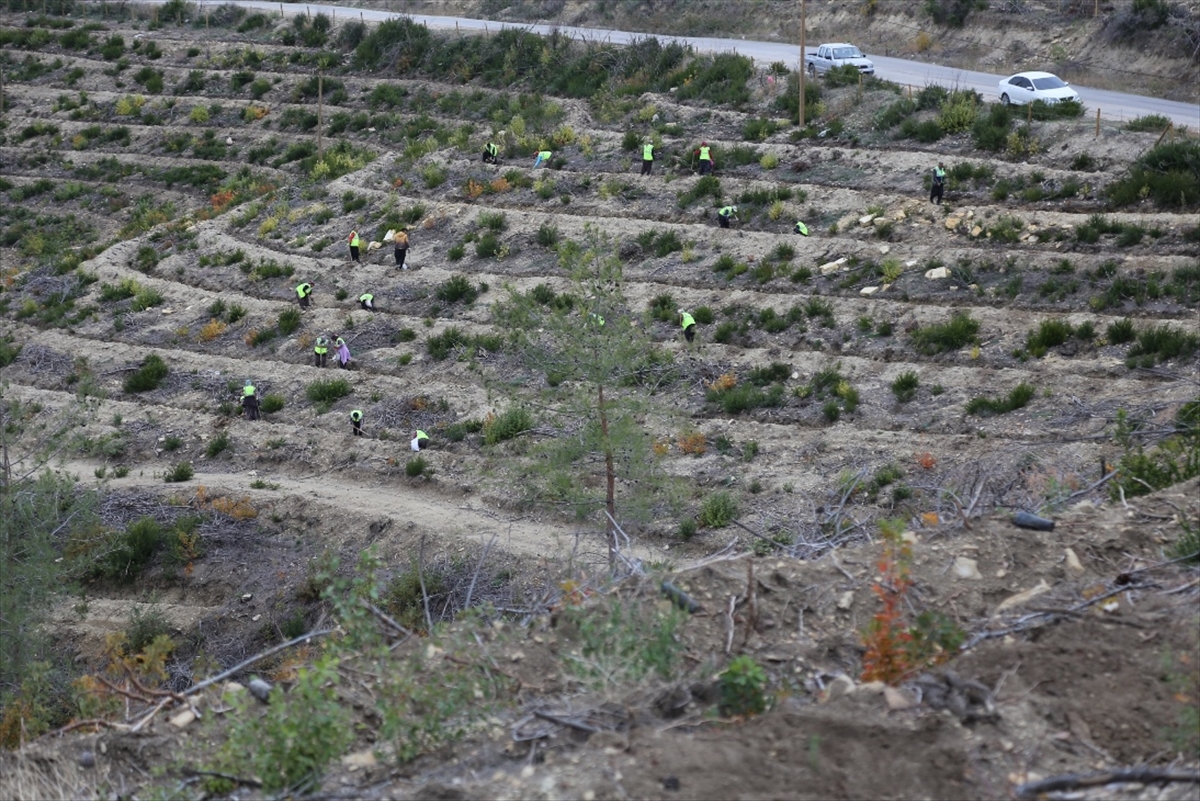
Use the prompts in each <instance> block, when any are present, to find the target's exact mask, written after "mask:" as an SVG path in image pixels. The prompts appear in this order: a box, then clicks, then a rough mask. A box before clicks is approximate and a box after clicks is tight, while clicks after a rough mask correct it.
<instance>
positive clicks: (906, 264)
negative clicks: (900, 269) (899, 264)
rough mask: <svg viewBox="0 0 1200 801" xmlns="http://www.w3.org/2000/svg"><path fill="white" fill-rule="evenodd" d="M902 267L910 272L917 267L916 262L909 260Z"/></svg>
mask: <svg viewBox="0 0 1200 801" xmlns="http://www.w3.org/2000/svg"><path fill="white" fill-rule="evenodd" d="M904 266H905V267H907V268H908V269H910V270H911V269H912V268H913V267H916V266H917V260H916V259H909V260H908V261H906V262H904Z"/></svg>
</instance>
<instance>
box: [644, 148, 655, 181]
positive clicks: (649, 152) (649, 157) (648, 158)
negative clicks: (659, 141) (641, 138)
mask: <svg viewBox="0 0 1200 801" xmlns="http://www.w3.org/2000/svg"><path fill="white" fill-rule="evenodd" d="M653 166H654V143H653V142H649V141H647V142H646V143H645V144H644V145H642V175H649V174H650V168H651V167H653Z"/></svg>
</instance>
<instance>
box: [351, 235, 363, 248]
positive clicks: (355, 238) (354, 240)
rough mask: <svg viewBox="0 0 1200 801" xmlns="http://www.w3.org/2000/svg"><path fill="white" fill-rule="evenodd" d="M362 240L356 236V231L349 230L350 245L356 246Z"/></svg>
mask: <svg viewBox="0 0 1200 801" xmlns="http://www.w3.org/2000/svg"><path fill="white" fill-rule="evenodd" d="M361 241H362V240H361V239H359V238H358V231H351V232H350V247H352V248H356V247H358V245H359V243H360V242H361Z"/></svg>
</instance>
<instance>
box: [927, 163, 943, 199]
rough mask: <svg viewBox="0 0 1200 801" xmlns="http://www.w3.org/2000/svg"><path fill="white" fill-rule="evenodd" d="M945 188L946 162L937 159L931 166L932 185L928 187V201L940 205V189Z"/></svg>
mask: <svg viewBox="0 0 1200 801" xmlns="http://www.w3.org/2000/svg"><path fill="white" fill-rule="evenodd" d="M945 188H946V164H945V162H942V161H939V162H938V163H937V166H936V167H934V168H933V185H932V186H930V187H929V202H930V203H936V204H937V205H939V206H940V205H942V191H943V190H945Z"/></svg>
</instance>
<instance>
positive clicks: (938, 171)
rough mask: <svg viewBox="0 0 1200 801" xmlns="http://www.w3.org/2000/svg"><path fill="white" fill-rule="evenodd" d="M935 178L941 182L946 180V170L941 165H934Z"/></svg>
mask: <svg viewBox="0 0 1200 801" xmlns="http://www.w3.org/2000/svg"><path fill="white" fill-rule="evenodd" d="M933 178H934V180H935V181H937V182H938V183H939V184H940V183H942V182H943V181H945V180H946V171H945V170H943V169H942V168H941V167H934V168H933Z"/></svg>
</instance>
